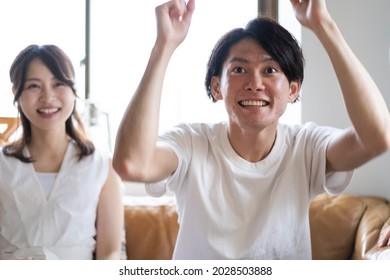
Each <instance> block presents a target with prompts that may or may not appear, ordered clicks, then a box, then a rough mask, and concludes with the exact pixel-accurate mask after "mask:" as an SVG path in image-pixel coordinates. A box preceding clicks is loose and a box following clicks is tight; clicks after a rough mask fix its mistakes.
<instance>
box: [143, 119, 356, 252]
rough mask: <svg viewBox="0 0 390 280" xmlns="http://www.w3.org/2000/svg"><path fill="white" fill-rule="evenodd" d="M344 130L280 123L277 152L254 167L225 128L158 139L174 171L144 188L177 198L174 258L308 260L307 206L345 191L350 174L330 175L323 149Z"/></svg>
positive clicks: (185, 129)
mask: <svg viewBox="0 0 390 280" xmlns="http://www.w3.org/2000/svg"><path fill="white" fill-rule="evenodd" d="M338 132H339V131H338V130H336V129H334V128H329V127H320V126H317V125H315V124H313V123H308V124H305V125H296V126H288V125H282V124H279V125H278V128H277V136H276V140H275V143H274V146H273V148H272V150H271V152H270V154H269V155H268V156H267V157H266V158H265V159H263V160H261V161H259V162H256V163H251V162H248V161H246V160H244V159H243V158H241V157H240V156H239V155H238V154H237V153H236V152H235V151H234V150H233V148H232V146H231V145H230V143H229V140H228V136H227V124H226V123H218V124H181V125H179V126H176V127H175V128H173V129H172V130H171V131H168V132H166V133H164V135H162V136H160V138H159V141H160V142H162V143H164V144H165V145H168V146H169V147H170V148H171V149H172V150H173V151H174V152H175V153H176V155H177V157H178V160H179V165H178V168H177V170H176V171H175V172H174V174H172V176H171V177H169V178H168V179H167V180H166V181H164V182H159V183H155V184H147V185H146V190H147V192H148V193H149V194H150V195H154V196H160V195H163V194H164V193H165V191H166V190H167V189H169V190H170V191H172V192H174V194H175V197H176V201H177V207H178V214H179V224H180V230H179V234H178V238H177V243H176V246H175V252H174V256H173V258H174V259H311V246H310V228H309V219H308V208H309V203H310V201H311V200H312V199H313V198H314V197H315V196H316V195H318V194H319V193H322V192H324V191H325V190H326V191H328V192H329V193H332V194H337V193H340V192H342V191H343V190H344V189H345V188H346V187H347V186H348V184H349V182H350V180H351V177H352V174H353V171H350V172H338V173H332V174H328V175H326V174H325V168H326V149H327V146H328V143H329V141H330V140H331V139H332V138H333V137H334V136H335V135H337V133H338Z"/></svg>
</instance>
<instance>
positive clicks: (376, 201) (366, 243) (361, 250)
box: [353, 197, 390, 260]
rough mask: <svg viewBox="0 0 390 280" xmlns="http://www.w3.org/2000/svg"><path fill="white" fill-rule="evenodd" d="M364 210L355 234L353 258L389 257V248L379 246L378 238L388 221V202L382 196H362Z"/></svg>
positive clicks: (389, 214)
mask: <svg viewBox="0 0 390 280" xmlns="http://www.w3.org/2000/svg"><path fill="white" fill-rule="evenodd" d="M362 199H363V201H364V203H365V205H366V210H365V211H364V214H363V216H362V218H361V221H360V224H359V228H358V231H357V234H356V241H355V249H354V254H353V259H355V260H356V259H357V260H362V259H383V258H387V259H390V248H389V246H387V247H381V248H379V247H378V245H377V243H378V238H379V234H380V232H381V230H382V228H383V227H384V226H386V225H387V224H389V223H390V218H389V216H390V207H389V202H388V201H387V200H385V199H382V198H377V197H365V198H362Z"/></svg>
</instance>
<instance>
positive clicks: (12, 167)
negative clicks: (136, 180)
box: [0, 142, 109, 260]
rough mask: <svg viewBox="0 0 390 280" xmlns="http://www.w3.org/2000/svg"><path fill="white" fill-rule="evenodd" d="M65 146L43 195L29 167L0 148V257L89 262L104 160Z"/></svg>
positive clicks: (106, 161)
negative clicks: (80, 158)
mask: <svg viewBox="0 0 390 280" xmlns="http://www.w3.org/2000/svg"><path fill="white" fill-rule="evenodd" d="M78 154H79V150H78V148H77V146H76V144H75V143H73V142H71V143H70V144H69V146H68V148H67V150H66V153H65V157H64V160H63V163H62V166H61V168H60V171H59V172H58V174H57V176H56V177H55V180H54V184H53V187H52V189H51V190H50V191H49V193H48V196H47V195H46V193H45V190H44V187H43V185H42V182H41V181H40V180H39V178H38V175H37V172H35V170H34V167H33V164H31V163H23V162H22V161H20V160H18V159H16V158H14V157H8V156H5V155H4V154H3V152H2V150H1V149H0V178H1V179H0V259H74V260H75V259H92V257H93V252H94V250H95V244H96V241H95V235H96V227H95V223H96V211H97V207H98V203H99V195H100V192H101V189H102V187H103V185H104V183H105V181H106V179H107V176H108V168H109V157H108V155H106V154H105V153H102V152H99V151H97V150H96V151H95V152H94V153H93V154H92V155H90V156H86V157H84V158H83V159H82V160H80V161H79V157H78Z"/></svg>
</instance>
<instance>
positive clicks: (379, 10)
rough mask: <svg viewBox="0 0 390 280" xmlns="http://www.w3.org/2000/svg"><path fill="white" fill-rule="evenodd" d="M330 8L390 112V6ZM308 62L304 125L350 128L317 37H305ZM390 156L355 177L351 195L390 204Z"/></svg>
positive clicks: (332, 3) (354, 0)
mask: <svg viewBox="0 0 390 280" xmlns="http://www.w3.org/2000/svg"><path fill="white" fill-rule="evenodd" d="M327 6H328V9H329V10H330V12H331V14H332V16H333V18H334V19H335V20H336V22H337V24H338V26H339V28H340V30H341V32H342V33H343V34H344V37H345V38H346V40H347V41H348V43H349V44H350V46H351V48H352V49H353V50H354V52H355V54H356V55H357V56H358V58H359V59H360V60H361V62H362V63H363V64H364V66H365V67H366V68H367V70H368V71H369V72H370V73H371V75H372V76H373V78H374V80H375V81H376V83H377V85H378V87H379V89H380V90H381V91H382V94H383V95H384V97H385V100H386V102H387V105H388V106H389V107H390V66H389V47H390V17H389V15H388V13H389V12H390V1H388V0H372V1H363V0H342V1H339V0H327ZM302 47H303V50H304V55H305V58H306V68H305V71H306V72H305V75H306V76H305V80H304V82H303V88H302V120H303V122H306V121H314V122H316V123H318V124H321V125H330V126H336V127H341V128H344V127H347V126H349V125H350V121H349V118H348V116H347V114H346V111H345V108H344V103H343V101H342V97H341V92H340V89H339V86H338V83H337V80H336V76H335V74H334V73H333V69H332V68H331V64H330V62H329V59H328V57H327V56H326V54H325V52H324V51H323V49H322V47H321V46H320V44H319V42H318V40H317V38H315V36H314V35H313V34H312V33H311V31H309V30H307V29H304V30H303V31H302ZM389 166H390V152H387V153H386V154H384V155H383V156H380V157H379V158H377V159H374V160H372V161H371V162H369V163H368V164H366V165H365V166H363V167H361V168H359V169H358V170H357V172H356V173H355V176H354V179H353V181H352V184H351V186H350V187H349V188H348V189H347V191H346V192H347V193H351V194H356V195H379V196H383V197H386V198H390V167H389Z"/></svg>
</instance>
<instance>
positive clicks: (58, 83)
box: [56, 81, 66, 87]
mask: <svg viewBox="0 0 390 280" xmlns="http://www.w3.org/2000/svg"><path fill="white" fill-rule="evenodd" d="M65 85H66V84H65V83H64V82H61V81H58V82H56V86H57V87H61V86H65Z"/></svg>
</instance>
